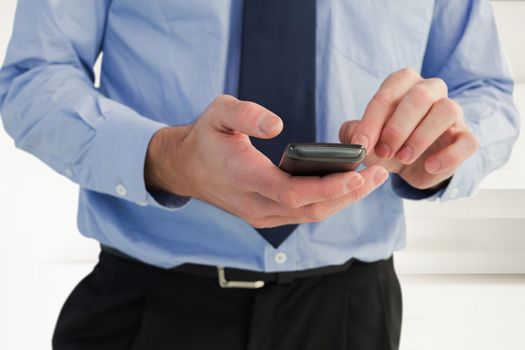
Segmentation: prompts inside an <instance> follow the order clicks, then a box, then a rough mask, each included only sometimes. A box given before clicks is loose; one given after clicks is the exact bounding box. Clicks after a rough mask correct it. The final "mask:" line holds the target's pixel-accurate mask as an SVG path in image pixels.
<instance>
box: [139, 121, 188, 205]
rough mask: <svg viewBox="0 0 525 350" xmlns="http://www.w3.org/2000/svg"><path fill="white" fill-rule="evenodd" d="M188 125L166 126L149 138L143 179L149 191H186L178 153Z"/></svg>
mask: <svg viewBox="0 0 525 350" xmlns="http://www.w3.org/2000/svg"><path fill="white" fill-rule="evenodd" d="M187 132H188V126H178V127H166V128H162V129H160V130H158V131H157V132H156V133H155V134H154V135H153V137H152V138H151V140H150V143H149V145H148V150H147V153H146V161H145V165H144V181H145V183H146V188H147V189H148V191H150V192H161V191H163V192H170V193H174V194H178V195H181V196H189V193H186V192H187V191H186V190H185V189H186V188H187V186H185V183H184V181H183V180H182V179H183V176H182V175H183V174H182V172H183V170H184V166H183V165H184V160H183V159H182V158H181V156H180V155H182V154H184V152H181V148H182V147H183V141H184V139H185V138H186V135H187Z"/></svg>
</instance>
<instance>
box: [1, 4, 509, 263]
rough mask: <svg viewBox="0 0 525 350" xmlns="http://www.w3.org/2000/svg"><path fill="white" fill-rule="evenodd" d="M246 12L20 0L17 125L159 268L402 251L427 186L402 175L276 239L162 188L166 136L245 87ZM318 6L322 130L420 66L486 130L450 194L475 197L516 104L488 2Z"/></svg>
mask: <svg viewBox="0 0 525 350" xmlns="http://www.w3.org/2000/svg"><path fill="white" fill-rule="evenodd" d="M241 13H242V1H240V0H198V1H197V0H191V1H188V0H153V1H151V0H150V1H146V0H133V1H128V0H113V1H110V0H91V1H86V0H19V4H18V9H17V14H16V20H15V27H14V33H13V37H12V39H11V42H10V45H9V49H8V52H7V57H6V60H5V63H4V66H3V68H2V70H1V71H0V106H1V110H0V112H1V114H2V118H3V123H4V127H5V129H6V130H7V132H8V133H9V134H10V135H11V136H12V137H13V139H14V140H15V142H16V145H17V147H19V148H21V149H23V150H26V151H28V152H31V153H32V154H34V155H35V156H37V157H38V158H40V159H41V160H42V161H44V162H45V163H47V164H48V165H49V166H50V167H52V168H53V169H54V170H56V171H57V172H59V173H61V174H63V175H65V176H67V177H68V178H70V179H71V180H72V181H74V182H76V183H78V184H79V185H80V200H79V209H78V226H79V229H80V231H81V232H82V234H84V235H85V236H87V237H92V238H94V239H96V240H98V241H100V242H101V243H103V244H106V245H108V246H111V247H114V248H117V249H119V250H121V251H122V252H124V253H126V254H128V255H131V256H134V257H136V258H138V259H141V260H143V261H145V262H147V263H150V264H154V265H157V266H161V267H172V266H175V265H178V264H181V263H185V262H192V263H200V264H209V265H223V266H230V267H238V268H245V269H252V270H261V271H283V270H300V269H307V268H314V267H319V266H324V265H331V264H340V263H343V262H344V261H346V260H348V259H349V258H351V257H355V258H358V259H361V260H364V261H375V260H378V259H383V258H387V257H389V256H390V255H392V253H393V251H395V250H396V249H400V248H403V247H404V246H405V221H404V215H403V202H402V199H401V197H402V196H405V197H407V196H409V197H413V196H414V194H416V197H417V191H416V190H414V189H411V188H409V187H407V186H398V185H399V184H398V185H394V186H392V181H388V182H387V183H385V184H384V185H383V186H381V187H380V188H379V189H377V190H376V191H375V192H373V193H372V194H371V195H369V196H368V197H367V198H366V199H364V200H362V201H360V202H359V203H356V204H353V205H350V206H348V207H347V208H346V209H344V210H342V211H341V212H339V213H338V214H336V215H334V216H332V217H330V218H328V219H326V220H324V221H322V222H318V223H311V224H303V225H300V226H299V227H298V228H297V229H296V231H295V232H294V233H293V234H292V235H291V236H290V237H289V238H288V239H287V240H286V241H285V242H284V243H283V244H282V245H281V246H280V247H279V248H278V249H275V248H273V247H272V246H271V245H270V244H268V243H267V242H266V241H265V240H264V239H263V238H262V237H261V236H260V235H259V234H258V233H257V232H256V231H255V230H254V229H253V228H252V227H251V226H250V225H248V224H247V223H246V222H244V221H243V220H241V219H240V218H238V217H236V216H233V215H231V214H229V213H226V212H225V211H223V210H221V209H219V208H217V207H214V206H212V205H209V204H207V203H204V202H202V201H199V200H196V199H189V198H181V197H177V196H171V195H170V196H164V197H161V196H155V197H153V196H152V195H151V194H150V193H148V191H147V190H146V187H145V184H144V178H143V169H144V158H145V153H146V150H147V147H148V142H149V141H150V139H151V137H152V135H153V134H154V133H155V132H156V131H157V130H158V129H160V128H162V127H165V126H167V125H181V124H187V123H192V122H194V121H195V120H196V118H198V116H199V115H200V114H201V113H202V112H203V111H204V110H205V108H206V106H208V104H209V103H210V102H211V101H212V100H213V99H214V98H215V97H216V96H218V95H220V94H223V93H228V94H232V95H236V93H237V84H238V74H239V53H240V44H241V32H240V30H241ZM317 16H318V18H317V22H318V23H317V90H316V91H317V92H316V95H317V96H316V102H317V141H320V142H338V131H339V127H340V125H341V124H342V123H343V122H344V121H346V120H349V119H357V118H360V117H361V116H362V114H363V111H364V108H365V106H366V104H367V103H368V101H369V100H370V99H371V97H372V96H373V94H374V92H375V91H376V90H377V88H378V87H379V85H380V84H381V82H382V81H383V80H384V79H385V78H386V77H387V75H388V74H390V73H392V72H394V71H396V70H399V69H401V68H403V67H413V68H415V69H416V70H418V71H420V72H421V74H422V75H423V76H424V77H434V76H438V77H440V78H442V79H444V80H445V81H446V82H447V84H448V86H449V89H450V96H451V97H453V98H454V99H455V100H457V101H458V102H459V103H460V104H461V105H462V106H463V108H464V110H465V116H466V119H467V122H468V124H469V126H470V127H471V128H472V130H473V131H474V132H475V134H476V135H477V136H478V138H479V140H480V141H481V148H480V150H479V151H478V152H477V153H476V154H475V155H474V156H473V157H471V158H470V159H468V160H467V161H466V162H465V163H464V164H463V165H462V166H461V167H460V168H459V169H458V170H457V172H456V174H455V175H454V177H453V178H452V180H451V182H450V184H449V186H448V187H447V189H445V190H444V191H442V192H441V193H440V194H439V197H441V199H443V200H448V199H451V198H457V197H462V196H468V195H471V194H473V193H474V192H475V191H476V188H477V187H478V185H479V183H480V181H481V180H482V178H483V177H484V176H485V175H486V174H487V173H488V172H490V171H492V170H494V169H495V168H497V167H499V166H501V165H502V164H503V163H504V162H505V161H506V160H507V158H508V157H509V154H510V151H511V148H512V144H513V142H514V140H515V139H516V138H517V133H518V116H517V112H516V110H515V107H514V105H513V103H512V100H511V94H512V88H513V83H512V79H511V74H510V72H509V69H508V67H507V63H506V60H505V57H504V54H503V52H502V49H501V45H500V40H499V38H498V35H497V33H496V27H495V24H494V18H493V14H492V9H491V6H490V4H489V2H488V1H477V0H471V1H467V0H463V1H457V0H449V1H446V0H417V1H416V0H396V1H387V0H384V1H381V0H377V1H368V0H366V1H365V0H360V1H351V0H319V1H318V13H317ZM101 52H103V60H102V73H101V83H100V87H98V88H96V87H94V74H93V65H94V63H95V61H96V60H97V57H99V55H100V54H101ZM276 54H278V53H276ZM247 166H249V165H247ZM210 176H213V174H210ZM28 219H30V218H28Z"/></svg>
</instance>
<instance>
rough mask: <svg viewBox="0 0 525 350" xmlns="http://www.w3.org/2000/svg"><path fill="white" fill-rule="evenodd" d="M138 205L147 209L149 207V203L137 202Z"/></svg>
mask: <svg viewBox="0 0 525 350" xmlns="http://www.w3.org/2000/svg"><path fill="white" fill-rule="evenodd" d="M137 204H138V205H140V206H141V207H147V206H148V202H137Z"/></svg>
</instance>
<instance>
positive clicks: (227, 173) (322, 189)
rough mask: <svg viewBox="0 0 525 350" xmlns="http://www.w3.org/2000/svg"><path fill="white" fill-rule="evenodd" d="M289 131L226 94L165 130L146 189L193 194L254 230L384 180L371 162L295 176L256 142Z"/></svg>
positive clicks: (321, 210)
mask: <svg viewBox="0 0 525 350" xmlns="http://www.w3.org/2000/svg"><path fill="white" fill-rule="evenodd" d="M282 128H283V123H282V121H281V119H280V118H279V117H278V116H277V115H275V114H274V113H272V112H270V111H268V110H267V109H265V108H263V107H261V106H259V105H257V104H255V103H252V102H243V101H239V100H238V99H236V98H234V97H232V96H226V95H224V96H220V97H218V98H217V99H215V100H214V101H213V102H212V103H211V105H210V106H209V107H208V109H207V110H206V111H205V112H204V113H203V114H202V115H201V116H200V117H199V119H198V120H197V121H196V122H195V123H194V124H191V125H187V126H179V127H168V128H164V129H161V130H159V131H158V132H157V133H156V134H155V135H154V137H153V138H152V140H151V142H150V145H149V148H148V154H147V159H146V166H145V179H146V184H147V186H148V188H150V189H153V190H163V191H168V192H171V193H175V194H178V195H182V196H189V197H194V198H197V199H200V200H203V201H206V202H208V203H210V204H213V205H215V206H217V207H219V208H222V209H224V210H226V211H228V212H230V213H232V214H234V215H236V216H239V217H240V218H242V219H244V220H245V221H247V222H248V223H249V224H250V225H252V226H254V227H256V228H263V227H274V226H280V225H286V224H300V223H305V222H314V221H321V220H323V219H325V218H327V217H328V216H330V215H332V214H334V213H335V212H337V211H339V210H340V209H342V208H344V207H346V206H347V205H349V204H351V203H353V202H356V201H358V200H360V199H362V198H364V197H365V196H367V195H368V194H369V193H370V192H371V191H373V190H374V189H375V188H377V187H378V186H379V185H381V184H382V183H383V182H384V181H385V180H386V178H387V177H388V172H387V171H386V170H385V169H384V168H383V167H380V166H371V167H368V168H366V169H365V170H363V171H361V172H354V171H349V172H345V173H335V174H330V175H326V176H323V177H318V176H308V177H302V176H291V175H289V174H287V173H285V172H284V171H282V170H280V169H279V168H278V167H276V166H275V165H274V164H273V163H272V162H271V161H270V160H269V159H268V158H267V157H266V156H264V155H263V154H262V153H261V152H259V151H258V150H257V149H256V148H255V147H254V146H252V144H251V142H250V139H249V136H253V137H258V138H265V139H269V138H273V137H275V136H277V135H278V134H279V133H280V132H281V130H282Z"/></svg>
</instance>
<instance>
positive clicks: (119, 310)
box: [53, 252, 401, 350]
mask: <svg viewBox="0 0 525 350" xmlns="http://www.w3.org/2000/svg"><path fill="white" fill-rule="evenodd" d="M400 328H401V290H400V286H399V282H398V279H397V277H396V274H395V271H394V268H393V263H392V259H390V260H385V261H379V262H376V263H368V264H367V263H362V262H357V263H355V264H353V265H352V266H351V267H350V268H349V269H348V270H347V271H345V272H342V273H335V274H329V275H324V276H321V277H311V278H304V279H298V280H295V281H294V282H291V283H289V284H267V285H266V286H264V287H263V288H262V289H258V290H252V289H223V288H221V287H220V286H219V285H218V283H217V279H213V278H210V277H201V276H196V275H190V274H187V273H181V272H176V271H172V270H163V269H159V268H156V267H152V266H149V265H145V264H142V263H138V262H134V261H129V260H126V259H123V258H120V257H116V256H114V255H112V254H109V253H106V252H102V253H101V254H100V259H99V262H98V264H97V265H96V266H95V268H94V270H93V272H91V273H90V274H89V275H88V276H87V277H85V278H84V279H83V280H82V281H81V282H80V283H79V284H78V285H77V287H76V288H75V289H74V290H73V292H72V293H71V295H70V296H69V298H68V299H67V301H66V303H65V304H64V306H63V308H62V311H61V313H60V316H59V319H58V322H57V325H56V329H55V333H54V335H53V349H54V350H84V349H96V350H106V349H107V350H120V349H126V350H130V349H131V350H139V349H140V350H142V349H148V350H157V349H159V350H160V349H170V350H173V349H206V350H207V349H211V350H215V349H228V350H237V349H249V350H256V349H257V350H266V349H267V350H270V349H271V350H279V349H300V350H309V349H312V350H313V349H316V350H325V349H326V350H332V349H334V350H339V349H351V350H389V349H398V344H399V336H400Z"/></svg>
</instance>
